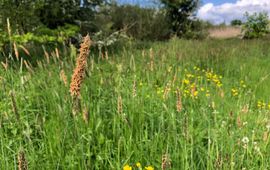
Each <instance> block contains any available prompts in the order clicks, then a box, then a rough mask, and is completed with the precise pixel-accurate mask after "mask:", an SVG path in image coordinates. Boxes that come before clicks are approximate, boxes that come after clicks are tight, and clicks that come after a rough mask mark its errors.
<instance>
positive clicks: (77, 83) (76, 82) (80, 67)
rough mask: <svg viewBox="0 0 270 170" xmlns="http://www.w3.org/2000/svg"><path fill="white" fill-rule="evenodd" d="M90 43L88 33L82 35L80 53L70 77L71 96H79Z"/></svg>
mask: <svg viewBox="0 0 270 170" xmlns="http://www.w3.org/2000/svg"><path fill="white" fill-rule="evenodd" d="M90 45H91V40H90V37H89V35H87V36H86V37H84V40H83V43H82V44H81V48H80V54H79V56H78V57H77V61H76V67H75V69H74V72H73V75H72V78H71V83H70V93H71V96H72V97H76V98H77V97H79V96H80V90H81V85H82V82H83V79H84V74H85V69H86V64H87V57H88V55H89V48H90Z"/></svg>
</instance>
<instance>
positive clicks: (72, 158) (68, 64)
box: [0, 39, 270, 170]
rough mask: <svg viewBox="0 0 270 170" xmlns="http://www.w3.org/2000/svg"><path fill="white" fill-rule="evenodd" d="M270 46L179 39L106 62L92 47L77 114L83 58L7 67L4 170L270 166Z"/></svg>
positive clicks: (0, 159)
mask: <svg viewBox="0 0 270 170" xmlns="http://www.w3.org/2000/svg"><path fill="white" fill-rule="evenodd" d="M269 47H270V42H269V41H267V40H237V39H228V40H211V39H210V40H203V41H197V40H179V39H172V40H170V41H169V42H155V43H152V44H148V45H147V46H145V45H134V44H130V45H129V44H127V45H126V47H124V48H123V49H122V50H121V51H120V52H115V53H114V52H110V51H109V52H108V55H105V56H104V57H99V56H98V55H97V54H96V53H94V52H92V49H91V48H90V55H89V56H88V59H87V67H86V73H85V77H84V80H83V83H82V86H81V91H80V103H81V106H80V107H81V109H80V111H78V112H77V113H76V114H74V111H73V107H74V106H73V105H74V103H73V100H72V97H71V94H70V83H71V77H72V74H73V70H74V68H75V63H76V56H77V54H78V51H76V50H74V49H73V50H70V51H69V52H68V55H64V53H62V52H61V51H59V52H58V51H57V52H56V51H55V52H53V53H52V51H48V53H46V54H45V57H44V56H43V55H44V54H40V56H38V57H39V59H37V61H35V63H32V64H30V62H25V61H23V60H22V59H20V57H19V56H18V60H17V59H16V58H15V59H14V61H11V62H9V64H7V63H5V60H3V61H2V64H1V67H0V111H1V115H0V116H1V117H0V169H17V168H18V164H19V165H22V164H24V166H25V167H26V166H27V167H28V169H97V170H98V169H99V170H107V169H119V170H121V169H124V170H131V169H132V170H136V169H137V170H139V169H147V170H152V169H157V170H158V169H162V170H165V169H166V170H169V169H174V170H182V169H183V170H187V169H191V170H195V169H198V170H202V169H208V170H210V169H224V170H228V169H232V170H234V169H241V170H244V169H249V170H250V169H264V170H266V169H270V146H269V142H270V141H269V140H270V137H269V133H270V96H269V94H270V86H269V84H270V48H269ZM31 57H33V58H34V57H35V56H31ZM36 57H37V56H36Z"/></svg>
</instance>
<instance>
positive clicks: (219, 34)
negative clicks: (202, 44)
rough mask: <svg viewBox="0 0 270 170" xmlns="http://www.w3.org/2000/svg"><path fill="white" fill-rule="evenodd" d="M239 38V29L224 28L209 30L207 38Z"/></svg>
mask: <svg viewBox="0 0 270 170" xmlns="http://www.w3.org/2000/svg"><path fill="white" fill-rule="evenodd" d="M240 36H241V28H239V27H224V28H213V29H210V30H209V37H212V38H221V39H224V38H234V37H240Z"/></svg>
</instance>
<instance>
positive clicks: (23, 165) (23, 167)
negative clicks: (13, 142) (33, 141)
mask: <svg viewBox="0 0 270 170" xmlns="http://www.w3.org/2000/svg"><path fill="white" fill-rule="evenodd" d="M18 169H19V170H27V169H28V163H27V160H26V156H25V153H24V151H20V152H19V154H18Z"/></svg>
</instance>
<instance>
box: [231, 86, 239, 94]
mask: <svg viewBox="0 0 270 170" xmlns="http://www.w3.org/2000/svg"><path fill="white" fill-rule="evenodd" d="M231 91H232V95H233V96H238V94H239V92H238V90H237V89H234V88H233V89H232V90H231Z"/></svg>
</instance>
